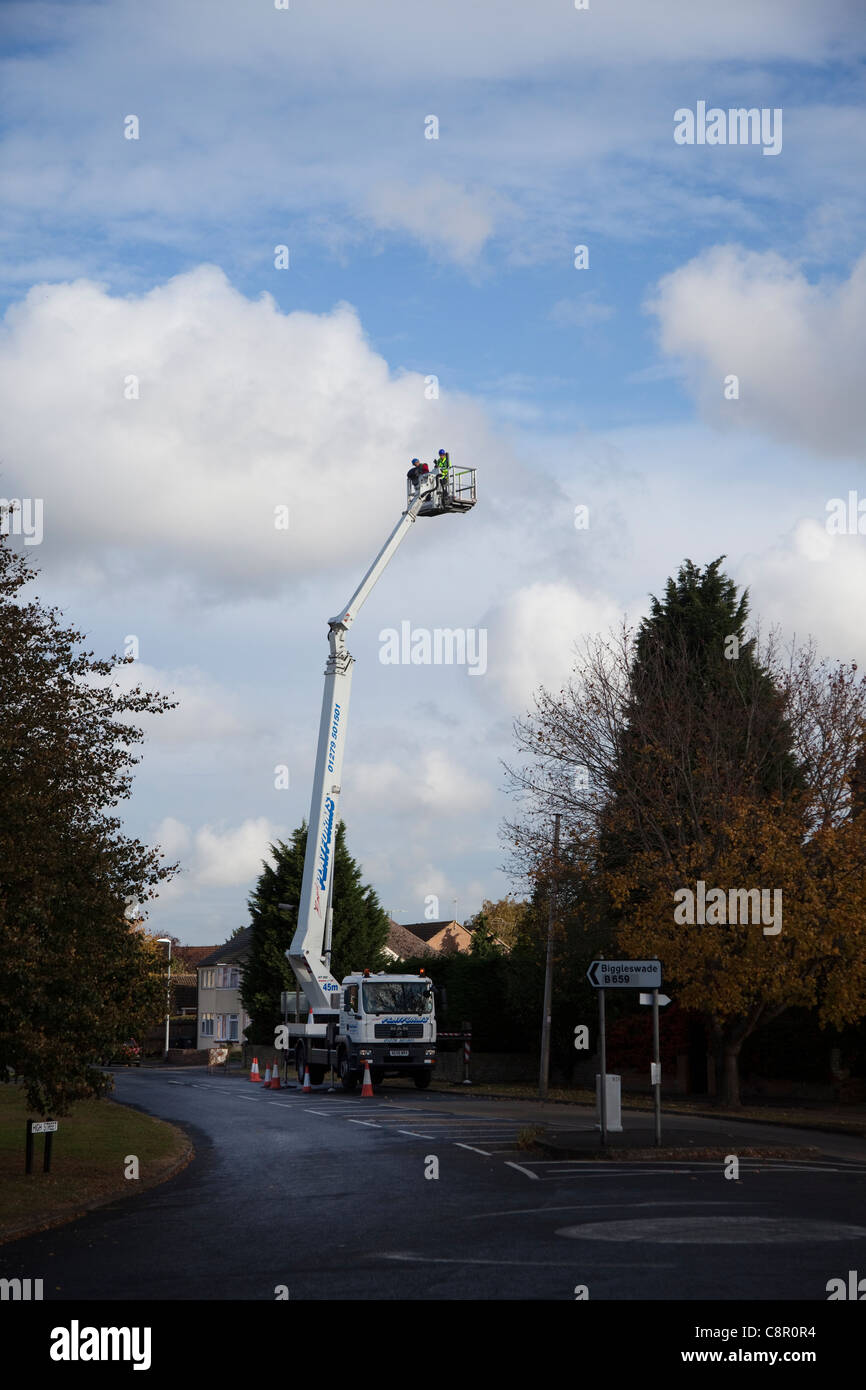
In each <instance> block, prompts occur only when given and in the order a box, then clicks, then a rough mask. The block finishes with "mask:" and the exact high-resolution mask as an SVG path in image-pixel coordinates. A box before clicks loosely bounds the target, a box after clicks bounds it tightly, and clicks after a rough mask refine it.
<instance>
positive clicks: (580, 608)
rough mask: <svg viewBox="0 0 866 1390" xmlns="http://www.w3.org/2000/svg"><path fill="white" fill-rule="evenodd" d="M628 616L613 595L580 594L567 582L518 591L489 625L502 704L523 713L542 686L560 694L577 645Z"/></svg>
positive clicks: (492, 668) (491, 668) (492, 673)
mask: <svg viewBox="0 0 866 1390" xmlns="http://www.w3.org/2000/svg"><path fill="white" fill-rule="evenodd" d="M623 612H624V610H623V607H622V606H620V605H618V604H617V603H615V602H614V601H613V599H611V598H610V597H609V596H607V595H605V594H598V593H581V592H579V591H578V590H577V589H576V588H575V587H574V586H573V585H572V584H570V583H568V582H567V581H566V580H561V581H558V582H554V583H546V584H530V585H528V586H527V587H525V588H522V589H518V590H516V591H515V592H514V593H512V594H511V595H510V596H509V597H508V598H507V599H506V600H505V601H504V602H503V603H502V604H500V605H498V606H497V607H495V608H494V609H492V610H491V612H490V614H489V616H488V617H487V618H486V620H485V625H486V626H487V628H488V630H489V637H488V663H489V665H488V676H489V679H490V680H491V682H492V685H493V688H494V689H495V691H496V693H497V696H498V698H499V699H500V701H501V702H502V703H503V704H504V705H506V706H507V707H508V708H509V709H511V710H512V711H513V712H514V713H520V714H522V713H523V711H524V710H525V709H526V708H527V707H528V705H529V703H530V701H531V698H532V693H533V691H535V690H536V689H537V688H538V686H539V685H544V686H546V687H547V688H549V689H552V690H558V689H559V688H560V687H561V686H562V685H564V684H565V682H566V680H567V679H568V677H569V675H570V674H571V670H572V666H573V664H574V645H575V643H576V642H579V641H580V640H581V639H582V638H583V637H584V636H591V635H593V634H595V633H607V632H608V631H609V630H610V628H612V627H617V626H618V625H619V623H620V622H621V621H622V618H623Z"/></svg>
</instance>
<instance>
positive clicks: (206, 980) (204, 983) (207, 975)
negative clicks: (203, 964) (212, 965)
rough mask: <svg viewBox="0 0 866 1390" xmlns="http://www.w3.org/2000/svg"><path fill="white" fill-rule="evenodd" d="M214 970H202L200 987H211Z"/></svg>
mask: <svg viewBox="0 0 866 1390" xmlns="http://www.w3.org/2000/svg"><path fill="white" fill-rule="evenodd" d="M213 981H214V972H213V970H203V971H202V972H201V987H202V989H213Z"/></svg>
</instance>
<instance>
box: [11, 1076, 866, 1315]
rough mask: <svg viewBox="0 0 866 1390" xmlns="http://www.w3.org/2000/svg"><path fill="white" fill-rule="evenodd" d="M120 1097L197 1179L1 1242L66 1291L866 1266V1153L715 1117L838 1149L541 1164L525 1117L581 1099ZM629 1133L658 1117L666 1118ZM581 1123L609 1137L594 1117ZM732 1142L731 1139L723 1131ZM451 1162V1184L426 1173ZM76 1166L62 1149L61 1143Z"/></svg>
mask: <svg viewBox="0 0 866 1390" xmlns="http://www.w3.org/2000/svg"><path fill="white" fill-rule="evenodd" d="M116 1083H117V1084H116V1095H117V1097H118V1099H119V1100H122V1101H126V1102H129V1103H131V1104H134V1105H137V1106H141V1107H142V1108H143V1109H145V1110H147V1111H148V1112H149V1113H151V1114H154V1115H159V1116H161V1117H163V1118H164V1119H167V1120H174V1121H179V1122H181V1123H182V1124H184V1125H186V1126H188V1127H189V1128H190V1129H191V1131H192V1134H193V1137H194V1140H195V1144H196V1151H197V1156H196V1159H195V1161H194V1162H193V1164H192V1165H191V1166H190V1167H189V1168H187V1169H186V1170H185V1171H184V1172H183V1173H181V1174H180V1175H179V1176H178V1177H177V1178H174V1179H172V1180H171V1181H169V1182H168V1183H165V1184H162V1185H161V1186H159V1187H156V1188H154V1189H152V1190H151V1191H149V1192H146V1193H143V1194H142V1195H141V1196H140V1197H137V1198H135V1199H133V1200H127V1201H120V1202H116V1203H114V1204H113V1205H112V1206H110V1207H104V1208H102V1209H101V1210H99V1211H96V1212H93V1213H91V1214H90V1215H89V1216H87V1217H85V1218H83V1219H82V1220H80V1221H77V1222H75V1223H73V1224H71V1225H68V1226H64V1227H58V1228H56V1229H54V1230H52V1231H47V1232H44V1233H42V1234H40V1235H36V1236H30V1237H27V1238H26V1239H24V1240H20V1241H16V1242H13V1243H12V1244H9V1245H5V1246H3V1247H0V1268H2V1274H3V1275H4V1276H5V1277H14V1276H16V1275H17V1276H20V1277H23V1278H26V1277H30V1278H43V1279H44V1297H45V1299H46V1300H49V1299H71V1300H78V1299H124V1300H126V1299H129V1300H142V1299H143V1300H148V1299H184V1298H190V1299H193V1298H196V1299H200V1298H208V1299H232V1300H234V1299H264V1300H269V1301H272V1300H273V1299H274V1298H275V1290H276V1288H277V1287H278V1286H280V1285H285V1286H286V1289H287V1290H288V1294H289V1297H290V1298H291V1299H292V1300H296V1299H323V1298H324V1299H338V1300H340V1299H346V1300H358V1299H371V1298H372V1299H400V1298H408V1299H417V1300H430V1299H450V1298H460V1299H470V1300H473V1299H497V1300H498V1299H527V1298H528V1299H545V1300H547V1299H553V1300H573V1299H574V1298H575V1289H576V1287H577V1286H579V1285H586V1286H587V1289H588V1294H589V1297H590V1298H591V1299H592V1300H596V1299H615V1300H629V1299H664V1300H667V1299H670V1300H674V1299H675V1300H693V1299H749V1300H752V1299H754V1300H762V1299H806V1300H819V1301H825V1300H826V1298H827V1293H826V1285H827V1281H828V1280H829V1279H831V1278H836V1277H846V1276H847V1271H848V1270H850V1269H858V1270H860V1271H861V1273H862V1274H866V1144H864V1143H863V1142H862V1141H858V1140H853V1139H850V1138H847V1137H844V1136H836V1135H820V1134H815V1133H813V1132H811V1131H810V1132H805V1131H796V1130H783V1129H780V1128H776V1127H762V1126H759V1125H749V1126H741V1125H738V1124H732V1123H728V1124H725V1123H724V1122H723V1121H715V1120H709V1119H707V1120H702V1121H695V1122H694V1125H695V1127H697V1128H705V1129H706V1131H707V1140H708V1142H709V1141H711V1140H714V1141H715V1142H725V1143H727V1142H728V1137H730V1139H731V1149H730V1151H731V1152H734V1153H735V1152H736V1151H737V1147H736V1146H737V1144H739V1145H740V1147H743V1146H745V1145H747V1144H748V1143H753V1142H756V1141H759V1140H763V1141H765V1142H769V1143H772V1144H777V1145H778V1144H783V1143H806V1144H812V1145H815V1144H817V1145H819V1146H820V1147H821V1149H822V1151H823V1156H822V1157H821V1158H820V1159H817V1160H815V1159H809V1160H804V1161H798V1162H778V1161H767V1160H760V1161H752V1162H749V1161H747V1160H743V1161H742V1162H741V1168H740V1177H739V1180H737V1181H732V1180H726V1179H725V1178H724V1176H723V1172H722V1165H721V1164H720V1163H718V1162H710V1163H691V1162H690V1163H680V1162H677V1163H671V1162H667V1163H626V1162H613V1161H610V1162H606V1163H599V1164H594V1165H591V1166H587V1165H586V1164H585V1163H583V1164H582V1163H577V1162H574V1161H564V1162H563V1161H559V1162H554V1161H549V1160H545V1161H539V1160H538V1159H537V1158H535V1159H527V1157H526V1156H525V1154H524V1153H523V1152H522V1151H520V1150H516V1149H515V1139H516V1135H517V1132H518V1130H519V1129H520V1128H521V1126H522V1125H525V1124H528V1123H533V1122H535V1121H537V1120H548V1121H550V1120H551V1119H554V1120H555V1123H556V1124H557V1125H558V1126H562V1125H563V1124H564V1123H565V1122H564V1119H563V1111H562V1108H561V1107H552V1106H548V1107H541V1106H539V1105H537V1104H532V1103H529V1102H520V1103H517V1102H508V1103H494V1102H490V1101H481V1100H471V1099H469V1098H467V1097H466V1096H465V1095H463V1094H461V1095H458V1096H454V1097H452V1096H450V1095H448V1094H440V1093H435V1092H426V1093H421V1092H415V1091H414V1090H410V1091H405V1090H396V1089H393V1088H392V1089H390V1090H389V1088H388V1087H387V1085H386V1086H385V1088H384V1089H382V1090H380V1091H379V1092H378V1093H377V1095H376V1097H375V1098H374V1099H372V1100H370V1099H362V1098H361V1097H360V1096H359V1095H357V1094H356V1095H350V1096H346V1095H344V1094H343V1093H342V1092H340V1091H339V1090H338V1091H336V1092H333V1093H328V1092H327V1090H326V1089H325V1088H324V1087H322V1088H315V1089H314V1091H313V1093H312V1094H311V1095H307V1096H305V1095H303V1094H302V1093H300V1092H298V1091H294V1090H290V1091H281V1092H263V1091H262V1089H261V1088H260V1087H254V1086H252V1085H250V1084H249V1083H248V1082H245V1081H244V1080H242V1079H240V1078H236V1077H225V1076H208V1075H206V1074H205V1073H204V1072H200V1071H196V1072H190V1071H188V1070H185V1069H181V1068H179V1069H177V1070H176V1071H173V1072H170V1071H162V1070H160V1071H156V1070H153V1071H148V1070H141V1071H119V1072H118V1073H117V1074H116ZM625 1122H626V1123H635V1124H645V1123H651V1119H650V1118H649V1117H647V1116H640V1117H638V1116H632V1117H628V1116H627V1117H626V1120H625ZM568 1123H569V1125H574V1126H579V1125H581V1124H583V1125H586V1126H587V1127H593V1126H594V1121H593V1118H592V1116H591V1115H590V1114H589V1113H588V1112H586V1111H583V1112H580V1111H575V1112H570V1113H569V1119H568ZM722 1135H725V1136H726V1138H725V1140H724V1141H723V1140H722V1138H721V1136H722ZM432 1159H436V1160H438V1177H437V1178H433V1177H425V1170H426V1171H428V1172H429V1171H432V1169H433V1167H434V1165H433V1163H432V1162H431V1160H432ZM56 1161H57V1162H62V1149H58V1151H57V1153H56Z"/></svg>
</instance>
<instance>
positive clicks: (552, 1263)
mask: <svg viewBox="0 0 866 1390" xmlns="http://www.w3.org/2000/svg"><path fill="white" fill-rule="evenodd" d="M379 1259H380V1260H408V1261H411V1262H412V1263H414V1264H422V1265H520V1266H524V1265H538V1266H539V1267H540V1268H542V1269H556V1268H557V1267H559V1268H560V1269H573V1268H574V1261H570V1262H569V1263H568V1264H563V1262H562V1260H449V1259H442V1258H440V1257H438V1256H433V1255H403V1254H381V1255H380V1256H379ZM616 1268H617V1269H619V1268H620V1266H619V1265H617V1266H616ZM641 1268H648V1266H643V1265H642V1266H641Z"/></svg>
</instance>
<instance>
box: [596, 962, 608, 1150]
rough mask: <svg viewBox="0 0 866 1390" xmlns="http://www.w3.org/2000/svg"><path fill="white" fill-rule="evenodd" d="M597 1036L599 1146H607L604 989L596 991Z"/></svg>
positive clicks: (604, 1147)
mask: <svg viewBox="0 0 866 1390" xmlns="http://www.w3.org/2000/svg"><path fill="white" fill-rule="evenodd" d="M598 1037H599V1052H600V1053H601V1058H600V1060H601V1147H602V1148H603V1149H606V1148H607V1039H606V1037H605V1032H604V990H603V989H600V990H599V991H598Z"/></svg>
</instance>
